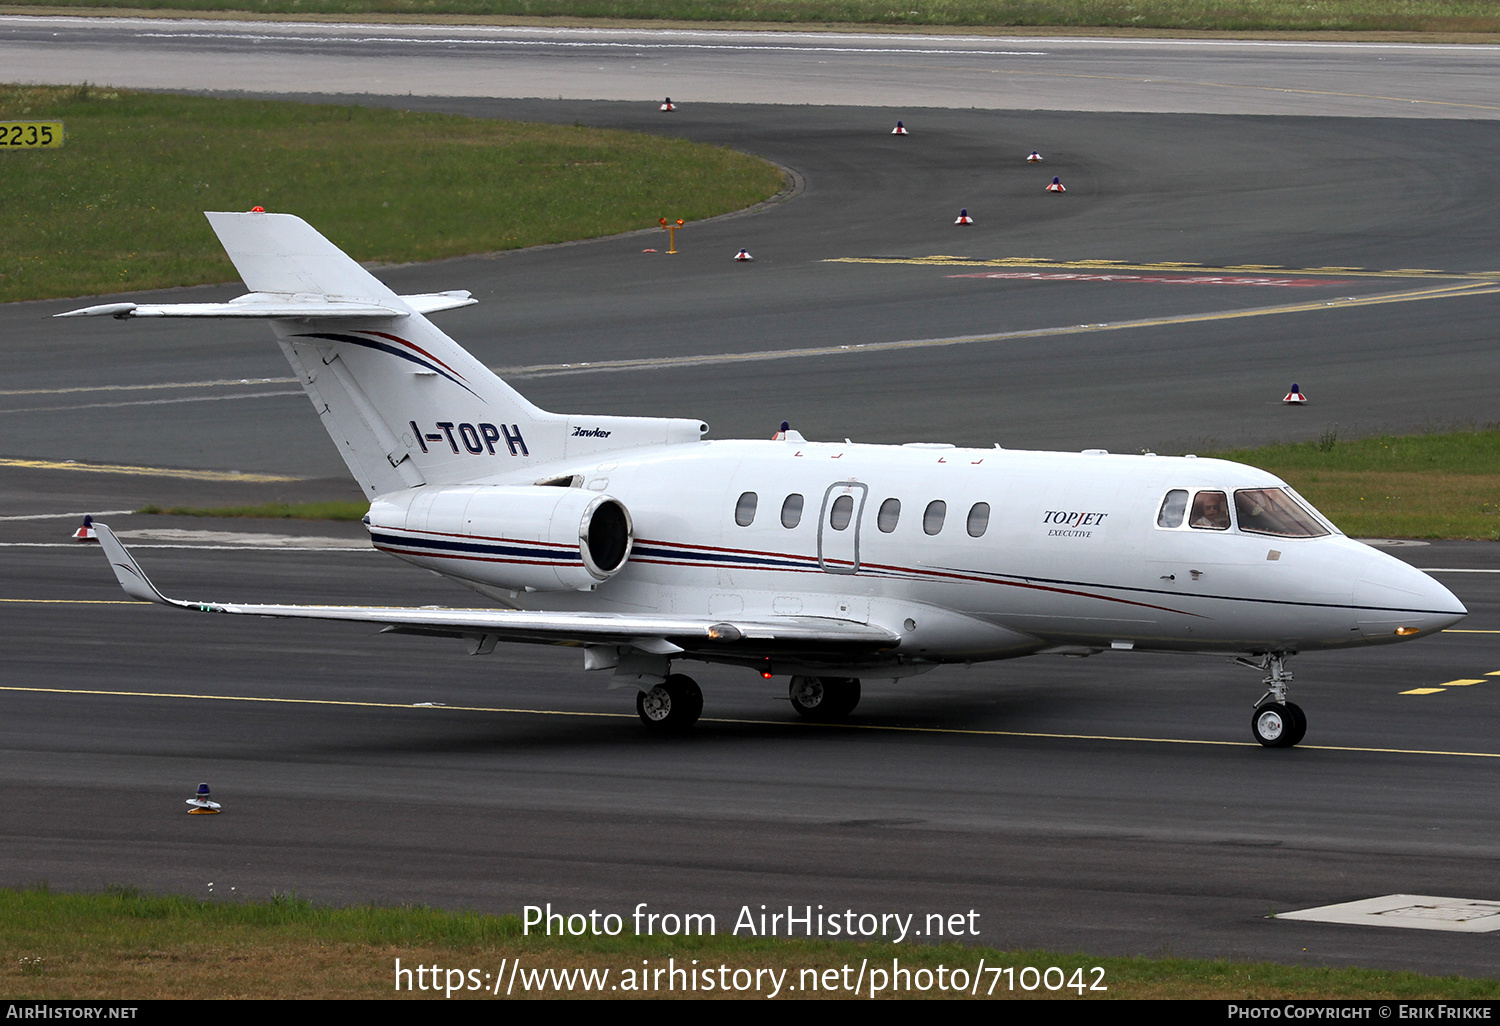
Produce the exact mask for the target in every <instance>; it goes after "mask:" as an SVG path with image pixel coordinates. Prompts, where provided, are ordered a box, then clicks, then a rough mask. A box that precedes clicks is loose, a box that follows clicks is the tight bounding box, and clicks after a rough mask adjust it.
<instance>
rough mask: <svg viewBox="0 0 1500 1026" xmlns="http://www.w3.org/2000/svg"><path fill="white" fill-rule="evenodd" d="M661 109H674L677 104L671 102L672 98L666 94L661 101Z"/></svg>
mask: <svg viewBox="0 0 1500 1026" xmlns="http://www.w3.org/2000/svg"><path fill="white" fill-rule="evenodd" d="M661 109H662V110H676V109H677V104H675V103H673V102H672V98H671V97H670V96H668V97H667V98H666V99H665V100H663V101H661Z"/></svg>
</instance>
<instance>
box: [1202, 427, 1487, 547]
mask: <svg viewBox="0 0 1500 1026" xmlns="http://www.w3.org/2000/svg"><path fill="white" fill-rule="evenodd" d="M1213 455H1215V456H1218V457H1220V458H1222V459H1228V460H1234V461H1235V462H1237V463H1248V464H1250V465H1251V466H1255V467H1260V468H1261V469H1263V470H1268V471H1270V472H1271V473H1273V474H1275V475H1276V476H1277V477H1280V478H1281V479H1282V480H1284V481H1286V482H1287V483H1288V484H1290V485H1291V486H1292V487H1293V488H1295V489H1297V491H1298V492H1300V493H1301V494H1302V495H1303V496H1304V497H1306V498H1307V500H1308V501H1309V502H1311V503H1312V504H1313V505H1314V506H1316V507H1318V509H1319V511H1321V512H1322V513H1323V515H1324V516H1326V517H1328V519H1330V520H1332V521H1333V522H1334V523H1335V524H1337V525H1338V526H1339V529H1340V530H1341V531H1343V532H1344V533H1345V534H1347V535H1349V536H1351V537H1355V538H1472V539H1479V540H1483V541H1500V430H1495V429H1494V426H1493V425H1486V426H1485V430H1469V431H1450V432H1446V433H1441V434H1429V435H1405V436H1396V435H1381V436H1379V437H1377V438H1362V439H1359V440H1356V441H1344V440H1341V439H1340V438H1339V437H1338V432H1337V429H1336V428H1335V429H1330V430H1327V431H1325V432H1324V433H1323V435H1322V437H1321V438H1319V439H1318V440H1316V441H1311V442H1292V443H1286V444H1281V445H1268V446H1262V447H1260V448H1256V449H1233V450H1229V451H1226V452H1218V453H1214V454H1213Z"/></svg>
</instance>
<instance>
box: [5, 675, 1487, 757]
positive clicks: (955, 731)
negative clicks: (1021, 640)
mask: <svg viewBox="0 0 1500 1026" xmlns="http://www.w3.org/2000/svg"><path fill="white" fill-rule="evenodd" d="M0 691H23V692H28V693H32V694H45V695H97V696H100V697H109V698H179V699H190V700H194V701H208V702H264V703H267V704H271V705H327V706H344V707H350V708H360V709H421V710H423V711H438V712H477V713H499V714H507V715H518V716H574V717H593V718H597V719H616V720H618V719H636V716H635V715H634V714H633V713H610V712H569V711H566V710H562V709H506V708H499V707H490V706H480V705H425V704H423V705H417V704H414V703H408V702H350V701H343V700H338V699H328V698H258V697H253V696H246V695H188V694H176V693H172V692H151V691H93V690H85V689H82V688H22V687H4V686H0ZM700 722H702V723H727V724H735V725H739V726H754V727H790V728H795V729H803V730H811V729H818V728H821V729H824V730H864V731H884V732H887V733H902V734H952V735H962V736H968V737H1034V738H1043V739H1048V740H1055V741H1128V742H1133V743H1137V744H1161V745H1207V746H1213V747H1219V748H1260V747H1261V746H1260V745H1259V744H1256V743H1255V742H1252V741H1204V740H1195V739H1192V738H1177V737H1130V736H1113V735H1108V734H1050V733H1046V732H1043V731H1030V730H966V729H963V728H960V727H897V726H889V725H885V724H878V723H801V722H798V721H795V720H744V719H730V718H724V717H709V716H705V717H703V719H702V720H701V721H700ZM1298 747H1299V748H1301V749H1303V750H1304V751H1318V752H1360V753H1364V754H1368V755H1445V756H1455V757H1461V758H1469V759H1500V752H1451V751H1440V750H1427V749H1420V748H1364V747H1355V746H1352V745H1299V746H1298Z"/></svg>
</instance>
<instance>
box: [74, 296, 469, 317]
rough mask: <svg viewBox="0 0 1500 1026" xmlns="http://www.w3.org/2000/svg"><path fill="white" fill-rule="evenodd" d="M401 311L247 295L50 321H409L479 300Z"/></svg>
mask: <svg viewBox="0 0 1500 1026" xmlns="http://www.w3.org/2000/svg"><path fill="white" fill-rule="evenodd" d="M400 298H401V302H402V303H404V304H405V306H404V307H397V306H383V305H381V304H379V303H372V302H368V301H364V300H348V299H336V298H333V297H329V296H312V295H301V294H287V293H271V292H251V293H248V294H246V295H243V296H239V297H238V298H236V299H231V300H230V301H229V302H227V303H162V304H156V305H142V304H138V303H104V304H102V305H100V306H85V307H82V308H80V309H77V310H68V311H65V312H64V313H59V314H53V315H52V316H54V317H113V318H115V319H116V320H126V319H128V318H131V317H260V318H270V319H285V318H289V317H318V318H322V317H409V316H411V314H412V311H415V312H417V313H420V314H429V313H437V312H438V311H440V310H457V309H458V308H459V307H463V306H473V305H474V304H475V303H477V302H479V300H477V299H475V298H474V297H473V296H471V295H470V294H469V293H468V292H466V291H462V290H458V291H453V292H426V293H423V294H421V295H416V296H402V297H400Z"/></svg>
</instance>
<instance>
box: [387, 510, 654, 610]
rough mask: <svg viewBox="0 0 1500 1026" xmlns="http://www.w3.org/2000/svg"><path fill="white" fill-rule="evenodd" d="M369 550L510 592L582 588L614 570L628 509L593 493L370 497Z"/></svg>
mask: <svg viewBox="0 0 1500 1026" xmlns="http://www.w3.org/2000/svg"><path fill="white" fill-rule="evenodd" d="M365 523H366V525H367V526H368V527H369V529H370V539H371V540H372V541H373V542H374V543H375V547H376V548H378V549H382V550H384V551H386V552H389V553H391V554H392V555H396V556H400V557H401V558H403V559H406V560H409V561H410V562H413V563H416V564H417V565H418V566H424V567H428V568H430V569H433V570H439V571H441V572H443V573H445V574H452V575H453V576H455V577H463V578H466V579H468V580H471V581H476V582H478V583H480V584H487V585H491V586H494V587H497V588H505V589H509V590H512V591H522V590H525V591H587V590H590V589H592V588H593V587H594V586H595V585H597V584H598V583H599V582H600V581H604V580H608V579H609V578H610V577H612V576H613V575H614V574H616V573H618V572H619V571H620V568H621V567H623V566H624V565H625V562H626V560H628V559H629V558H630V547H631V544H632V543H633V541H634V537H633V530H634V528H633V526H632V524H631V521H630V511H629V510H627V509H626V508H625V506H624V504H623V503H621V502H620V500H618V499H616V498H613V497H612V496H609V495H604V494H601V493H599V492H587V491H583V490H581V489H577V488H558V487H552V486H548V485H513V486H495V485H447V486H440V487H428V488H414V489H411V490H410V491H407V492H396V493H393V494H390V495H383V496H381V497H379V498H377V499H376V500H375V501H374V502H373V503H372V504H371V505H370V514H369V516H368V517H366V518H365Z"/></svg>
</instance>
